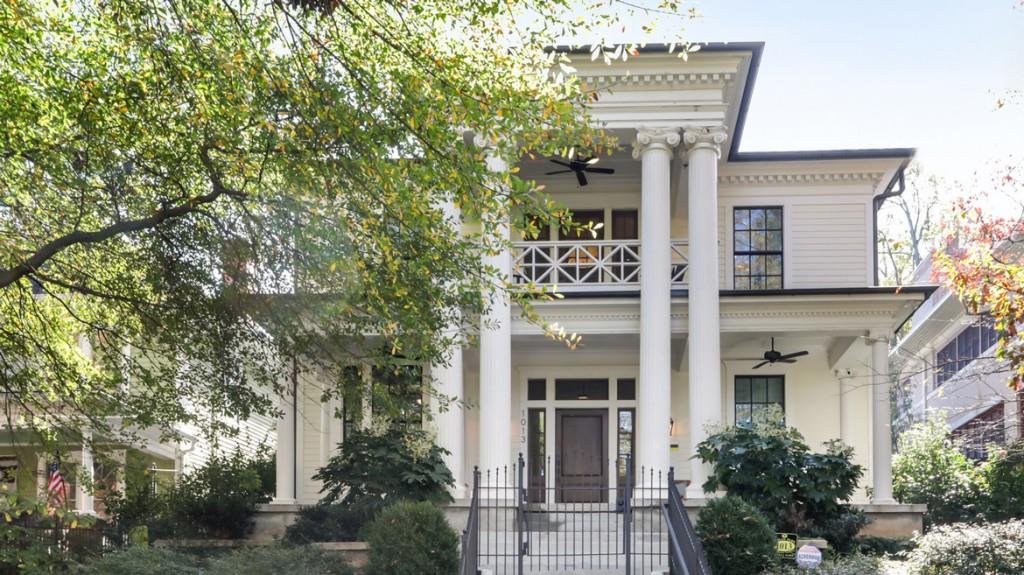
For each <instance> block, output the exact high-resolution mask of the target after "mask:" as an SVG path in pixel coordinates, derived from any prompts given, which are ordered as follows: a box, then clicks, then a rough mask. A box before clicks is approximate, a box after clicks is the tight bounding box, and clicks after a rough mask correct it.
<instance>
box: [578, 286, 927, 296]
mask: <svg viewBox="0 0 1024 575" xmlns="http://www.w3.org/2000/svg"><path fill="white" fill-rule="evenodd" d="M937 289H939V286H936V285H913V286H874V287H840V288H790V289H774V290H724V289H723V290H718V294H719V296H720V297H737V296H738V297H764V296H803V295H897V294H914V295H923V296H924V297H925V299H927V298H928V297H930V296H931V295H932V294H933V293H934V292H935V290H937ZM689 294H690V290H688V289H673V290H672V297H689ZM561 295H562V296H564V297H565V299H595V298H636V297H639V296H640V290H639V289H636V290H629V291H586V292H563V293H562V294H561Z"/></svg>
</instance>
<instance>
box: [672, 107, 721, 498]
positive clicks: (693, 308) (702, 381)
mask: <svg viewBox="0 0 1024 575" xmlns="http://www.w3.org/2000/svg"><path fill="white" fill-rule="evenodd" d="M726 137H727V136H726V132H725V128H724V127H721V126H718V127H712V128H687V129H686V130H685V131H684V132H683V140H684V142H685V145H686V157H687V160H688V162H689V169H688V170H687V173H688V178H689V179H688V184H689V185H688V188H687V189H688V193H689V218H690V221H689V230H690V231H689V243H690V246H689V247H690V251H689V265H690V268H689V271H687V273H686V277H687V278H688V287H689V305H688V310H687V311H688V314H689V335H688V338H689V343H688V345H689V352H690V365H689V369H690V374H689V381H690V398H689V399H690V402H689V406H690V413H689V415H690V454H691V455H692V454H694V453H696V452H697V444H698V443H700V442H701V441H702V440H703V439H704V438H705V437H706V436H707V433H706V428H707V426H708V425H717V424H720V423H721V422H722V363H721V339H720V337H721V336H720V330H719V316H718V313H719V312H718V249H719V247H718V158H719V157H720V156H721V146H722V143H723V142H725V140H726ZM707 478H708V469H707V466H706V465H704V464H702V463H701V462H700V461H699V460H697V459H691V460H690V487H689V489H688V490H687V497H691V498H699V497H702V496H703V489H702V485H703V484H704V482H705V481H706V480H707Z"/></svg>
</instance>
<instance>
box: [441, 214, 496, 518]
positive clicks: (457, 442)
mask: <svg viewBox="0 0 1024 575" xmlns="http://www.w3.org/2000/svg"><path fill="white" fill-rule="evenodd" d="M443 207H444V213H445V220H446V221H447V223H448V224H449V226H450V227H452V228H453V229H454V230H455V233H456V234H458V233H460V231H461V225H462V224H461V221H462V214H461V211H460V210H459V208H458V207H457V206H455V204H453V203H452V202H446V203H445V205H444V206H443ZM457 317H459V316H457ZM458 334H459V326H458V325H455V326H452V327H451V330H450V331H449V332H448V333H447V335H448V336H458ZM449 353H450V354H451V355H450V357H449V358H448V363H447V364H443V363H435V364H432V365H431V366H430V375H431V377H433V378H434V380H435V381H436V384H437V393H438V394H439V395H440V396H442V397H443V398H444V400H445V401H447V402H448V404H447V405H446V406H444V409H442V407H441V406H440V405H439V404H438V403H439V402H438V401H437V399H436V397H435V399H434V405H433V413H432V415H433V417H434V425H435V426H436V431H437V444H438V445H439V446H440V447H442V448H443V449H445V450H446V451H448V455H445V456H444V462H445V464H446V465H447V466H448V469H449V470H451V472H452V477H453V478H454V479H455V486H454V488H453V489H452V497H454V498H455V499H461V498H463V497H465V496H466V479H465V477H464V475H463V461H464V460H465V453H464V446H465V435H466V431H465V429H466V428H465V419H464V414H463V411H462V405H461V404H459V403H458V402H460V401H463V400H465V393H464V390H463V382H462V345H461V344H459V343H456V344H455V345H453V346H452V347H451V348H450V349H449ZM510 377H511V374H510ZM510 397H511V396H510ZM510 409H511V408H510Z"/></svg>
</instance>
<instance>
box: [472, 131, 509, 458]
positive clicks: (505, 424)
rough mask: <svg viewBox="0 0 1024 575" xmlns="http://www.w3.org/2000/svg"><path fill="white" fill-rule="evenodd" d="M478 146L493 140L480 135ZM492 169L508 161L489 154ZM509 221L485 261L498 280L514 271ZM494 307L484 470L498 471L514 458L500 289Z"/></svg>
mask: <svg viewBox="0 0 1024 575" xmlns="http://www.w3.org/2000/svg"><path fill="white" fill-rule="evenodd" d="M474 143H475V144H476V145H477V146H478V147H488V146H489V145H490V142H489V141H487V140H486V139H485V138H481V137H476V138H474ZM487 167H488V169H489V170H490V171H491V172H495V173H504V172H507V171H508V164H507V163H506V162H505V160H503V159H502V158H500V157H499V156H497V155H496V154H489V155H488V156H487ZM510 238H511V236H510V234H509V227H508V221H507V220H506V221H500V222H498V240H499V241H500V242H503V243H504V244H505V245H502V246H499V247H498V248H497V249H496V250H495V251H491V252H488V253H485V254H484V256H483V259H484V264H485V265H487V266H489V267H491V268H494V269H495V270H497V274H498V275H497V278H496V279H497V280H498V281H504V280H506V279H508V278H509V277H510V276H511V274H512V254H511V252H510V251H509V249H508V246H507V244H508V242H509V241H510ZM489 303H490V307H489V309H488V310H487V313H486V314H484V316H483V317H482V318H481V322H482V325H481V326H480V453H479V457H478V461H479V462H480V468H481V469H483V470H495V469H498V468H499V467H504V466H506V465H510V463H511V461H512V456H511V449H512V420H511V418H512V325H511V323H512V311H511V307H510V303H509V300H508V297H507V294H505V293H504V292H503V291H502V290H501V289H500V288H496V289H495V291H494V292H492V293H491V294H490V302H489Z"/></svg>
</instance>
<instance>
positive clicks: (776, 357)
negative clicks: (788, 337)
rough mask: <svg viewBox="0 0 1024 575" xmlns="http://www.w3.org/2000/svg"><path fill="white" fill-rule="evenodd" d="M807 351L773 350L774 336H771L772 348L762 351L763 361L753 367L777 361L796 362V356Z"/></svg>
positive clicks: (803, 354)
mask: <svg viewBox="0 0 1024 575" xmlns="http://www.w3.org/2000/svg"><path fill="white" fill-rule="evenodd" d="M808 353H809V352H808V351H806V350H805V351H794V352H793V353H782V352H779V351H775V338H774V337H773V338H772V348H771V349H770V350H768V351H766V352H764V361H762V362H761V363H759V364H757V365H755V366H754V367H753V369H757V368H759V367H764V366H766V365H771V364H774V363H776V362H778V363H796V358H798V357H803V356H805V355H807V354H808Z"/></svg>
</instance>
